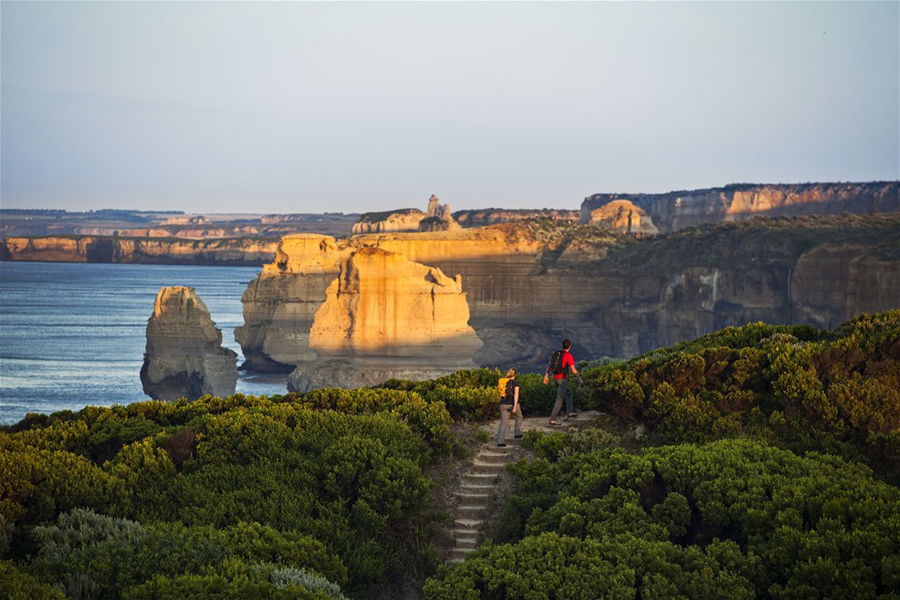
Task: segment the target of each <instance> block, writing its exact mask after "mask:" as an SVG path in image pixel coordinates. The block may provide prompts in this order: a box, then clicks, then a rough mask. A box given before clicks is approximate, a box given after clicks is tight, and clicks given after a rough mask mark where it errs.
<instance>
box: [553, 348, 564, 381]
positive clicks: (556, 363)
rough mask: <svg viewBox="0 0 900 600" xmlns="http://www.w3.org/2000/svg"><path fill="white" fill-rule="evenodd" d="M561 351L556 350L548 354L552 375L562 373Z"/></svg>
mask: <svg viewBox="0 0 900 600" xmlns="http://www.w3.org/2000/svg"><path fill="white" fill-rule="evenodd" d="M562 360H563V351H562V350H557V351H556V352H554V353H553V354H551V355H550V371H552V372H553V374H554V375H562V373H563V366H562Z"/></svg>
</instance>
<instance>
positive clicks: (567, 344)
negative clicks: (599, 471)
mask: <svg viewBox="0 0 900 600" xmlns="http://www.w3.org/2000/svg"><path fill="white" fill-rule="evenodd" d="M571 347H572V340H563V350H568V349H569V348H571Z"/></svg>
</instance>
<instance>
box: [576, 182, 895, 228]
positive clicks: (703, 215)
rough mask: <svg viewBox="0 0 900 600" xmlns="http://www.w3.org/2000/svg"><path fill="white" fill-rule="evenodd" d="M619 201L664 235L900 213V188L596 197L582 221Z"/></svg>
mask: <svg viewBox="0 0 900 600" xmlns="http://www.w3.org/2000/svg"><path fill="white" fill-rule="evenodd" d="M613 200H628V201H630V202H632V203H634V204H635V205H636V206H638V207H640V208H642V209H643V210H645V211H646V212H647V214H649V215H650V217H651V218H652V219H653V223H654V224H655V225H656V227H658V228H659V230H660V231H662V232H671V231H677V230H679V229H684V228H685V227H693V226H695V225H700V224H704V223H721V222H728V221H737V220H741V219H749V218H753V217H755V216H765V217H779V216H797V215H829V214H841V213H844V212H849V213H855V214H870V213H875V212H880V213H889V212H894V211H897V210H900V182H897V181H889V182H872V183H803V184H775V185H768V184H760V185H753V184H733V185H727V186H725V187H722V188H710V189H702V190H691V191H682V192H668V193H665V194H594V195H593V196H589V197H587V198H585V199H584V202H582V204H581V220H582V221H583V222H585V223H589V222H591V212H592V211H593V210H594V209H596V208H599V207H601V206H604V205H606V204H608V203H609V202H611V201H613Z"/></svg>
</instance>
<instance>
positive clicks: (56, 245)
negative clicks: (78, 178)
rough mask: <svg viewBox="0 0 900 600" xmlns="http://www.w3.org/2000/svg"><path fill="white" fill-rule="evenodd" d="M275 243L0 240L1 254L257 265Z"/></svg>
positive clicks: (266, 258)
mask: <svg viewBox="0 0 900 600" xmlns="http://www.w3.org/2000/svg"><path fill="white" fill-rule="evenodd" d="M277 245H278V241H277V240H267V239H257V238H237V239H209V240H186V239H172V238H143V237H141V238H124V237H118V236H50V237H8V238H6V239H4V240H3V243H2V246H3V248H4V250H2V251H0V257H3V258H4V259H5V260H25V261H44V262H100V263H147V264H198V265H260V264H264V263H266V262H269V261H271V260H272V256H273V255H274V254H275V248H276V247H277ZM6 257H8V258H6Z"/></svg>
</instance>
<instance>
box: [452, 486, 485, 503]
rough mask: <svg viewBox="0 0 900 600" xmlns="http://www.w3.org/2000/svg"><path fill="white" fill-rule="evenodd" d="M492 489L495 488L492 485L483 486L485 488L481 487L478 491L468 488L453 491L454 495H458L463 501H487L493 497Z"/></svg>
mask: <svg viewBox="0 0 900 600" xmlns="http://www.w3.org/2000/svg"><path fill="white" fill-rule="evenodd" d="M492 489H493V488H492V487H489V488H483V489H480V490H477V491H470V490H468V489H459V490H456V491H455V492H453V495H454V496H458V497H459V498H461V499H462V500H463V501H465V500H472V501H477V500H480V499H483V500H485V501H487V500H490V498H491V492H490V490H492Z"/></svg>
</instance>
